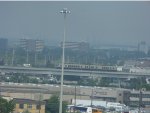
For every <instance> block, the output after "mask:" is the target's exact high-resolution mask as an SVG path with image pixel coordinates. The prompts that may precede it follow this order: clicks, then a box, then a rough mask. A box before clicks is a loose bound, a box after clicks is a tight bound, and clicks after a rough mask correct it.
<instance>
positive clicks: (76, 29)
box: [0, 1, 150, 46]
mask: <svg viewBox="0 0 150 113" xmlns="http://www.w3.org/2000/svg"><path fill="white" fill-rule="evenodd" d="M65 7H66V8H68V10H70V11H71V14H69V15H68V16H67V32H66V35H67V36H66V40H67V41H77V42H80V41H85V42H89V43H90V44H91V45H94V46H99V45H104V44H106V45H107V44H108V45H109V44H111V45H134V46H136V45H137V44H138V42H140V41H145V42H146V44H147V45H150V39H149V38H150V32H149V29H150V21H149V20H150V15H149V11H150V2H148V1H146V2H142V1H138V2H130V1H128V2H127V1H126V2H119V1H118V2H102V1H96V2H92V1H82V2H81V1H76V2H75V1H66V2H64V1H46V2H42V1H38V2H31V1H29V2H23V1H21V2H18V1H15V2H9V1H7V2H5V1H1V2H0V16H1V18H0V37H3V38H8V39H9V40H10V42H12V43H16V41H18V39H21V38H33V39H42V40H44V41H45V42H46V44H48V45H58V44H59V43H60V42H61V41H62V39H63V23H64V19H63V15H62V14H60V13H59V12H60V11H61V10H62V9H63V8H65Z"/></svg>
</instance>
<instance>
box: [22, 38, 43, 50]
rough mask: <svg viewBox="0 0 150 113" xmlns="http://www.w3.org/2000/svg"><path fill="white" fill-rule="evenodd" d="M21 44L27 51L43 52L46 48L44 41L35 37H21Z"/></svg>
mask: <svg viewBox="0 0 150 113" xmlns="http://www.w3.org/2000/svg"><path fill="white" fill-rule="evenodd" d="M20 46H21V47H22V48H23V49H25V50H26V51H32V52H41V51H42V50H43V48H44V41H43V40H34V39H21V40H20Z"/></svg>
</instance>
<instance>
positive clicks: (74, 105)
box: [73, 85, 76, 113]
mask: <svg viewBox="0 0 150 113" xmlns="http://www.w3.org/2000/svg"><path fill="white" fill-rule="evenodd" d="M74 93H75V95H74V109H73V110H74V113H75V107H76V85H75V92H74Z"/></svg>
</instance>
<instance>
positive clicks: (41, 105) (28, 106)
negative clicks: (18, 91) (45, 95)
mask: <svg viewBox="0 0 150 113" xmlns="http://www.w3.org/2000/svg"><path fill="white" fill-rule="evenodd" d="M13 101H14V102H15V104H16V106H15V109H14V113H23V112H25V111H29V112H30V113H45V102H44V101H36V100H30V99H18V98H14V99H13Z"/></svg>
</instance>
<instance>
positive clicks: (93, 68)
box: [56, 64, 117, 72]
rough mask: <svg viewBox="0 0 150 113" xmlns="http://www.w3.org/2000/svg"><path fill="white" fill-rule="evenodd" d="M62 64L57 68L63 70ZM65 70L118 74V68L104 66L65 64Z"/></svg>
mask: <svg viewBox="0 0 150 113" xmlns="http://www.w3.org/2000/svg"><path fill="white" fill-rule="evenodd" d="M61 66H62V65H61V64H59V65H58V66H56V68H59V69H60V68H61ZM64 69H73V70H90V71H110V72H116V71H117V67H116V66H102V65H85V64H65V65H64Z"/></svg>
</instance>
